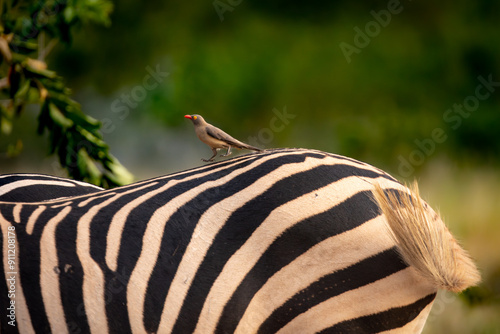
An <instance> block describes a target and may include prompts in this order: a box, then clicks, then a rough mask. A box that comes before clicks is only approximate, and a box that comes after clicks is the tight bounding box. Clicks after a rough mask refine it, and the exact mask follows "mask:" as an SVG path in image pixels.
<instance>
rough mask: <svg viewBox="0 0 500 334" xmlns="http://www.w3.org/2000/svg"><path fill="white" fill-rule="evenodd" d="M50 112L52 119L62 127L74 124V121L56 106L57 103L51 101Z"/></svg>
mask: <svg viewBox="0 0 500 334" xmlns="http://www.w3.org/2000/svg"><path fill="white" fill-rule="evenodd" d="M49 114H50V117H51V118H52V120H53V121H54V122H55V123H56V124H58V125H59V126H60V127H61V128H69V127H71V126H73V121H72V120H70V119H68V118H66V116H64V114H63V113H62V112H61V110H59V108H57V107H56V105H55V104H53V103H51V102H49Z"/></svg>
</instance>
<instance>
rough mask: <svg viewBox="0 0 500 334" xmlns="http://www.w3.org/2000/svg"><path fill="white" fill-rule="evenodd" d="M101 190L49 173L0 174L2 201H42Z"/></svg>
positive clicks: (0, 197)
mask: <svg viewBox="0 0 500 334" xmlns="http://www.w3.org/2000/svg"><path fill="white" fill-rule="evenodd" d="M101 190H103V189H102V188H101V187H98V186H94V185H93V184H89V183H85V182H80V181H75V180H68V179H64V178H60V177H55V176H49V175H42V174H8V175H0V202H41V201H46V200H50V199H56V198H61V197H70V196H76V195H85V194H90V193H95V192H97V191H101Z"/></svg>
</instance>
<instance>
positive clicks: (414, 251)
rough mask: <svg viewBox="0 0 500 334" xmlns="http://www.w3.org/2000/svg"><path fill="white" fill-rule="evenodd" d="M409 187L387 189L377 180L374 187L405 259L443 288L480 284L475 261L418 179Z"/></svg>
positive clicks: (460, 287) (450, 288) (460, 288)
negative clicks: (422, 194)
mask: <svg viewBox="0 0 500 334" xmlns="http://www.w3.org/2000/svg"><path fill="white" fill-rule="evenodd" d="M408 190H409V193H407V192H403V191H398V192H393V191H385V192H384V190H383V189H382V188H381V187H380V185H378V184H376V185H375V189H374V190H373V195H374V197H375V200H376V202H377V204H378V206H379V207H380V209H381V210H382V212H383V214H384V215H385V216H386V219H387V222H388V224H389V227H390V235H391V236H392V238H393V239H394V241H395V243H396V244H397V246H398V248H399V252H400V254H401V257H402V258H403V260H404V261H405V262H406V263H407V264H408V265H410V266H412V267H414V268H415V269H416V270H417V271H418V272H419V273H420V274H421V275H422V276H423V277H425V278H426V279H427V280H429V281H430V282H433V283H434V284H435V285H436V286H437V287H438V288H440V289H446V290H449V291H452V292H460V291H462V290H464V289H466V288H468V287H470V286H473V285H476V284H478V283H479V282H480V280H481V276H480V273H479V271H478V269H477V268H476V266H475V264H474V262H473V261H472V259H471V258H470V256H469V254H468V253H467V252H466V251H465V250H464V249H463V248H462V247H461V246H460V245H459V244H458V242H457V240H455V238H454V237H453V236H452V234H451V233H450V231H449V230H448V228H447V227H446V225H445V224H444V222H443V221H442V219H441V218H440V216H439V215H438V214H437V213H436V212H434V211H433V210H432V209H431V208H430V207H429V206H428V205H427V204H426V203H425V202H424V201H423V200H422V199H421V198H420V195H419V191H418V185H417V182H416V181H415V182H414V183H413V184H412V185H411V186H410V187H409V188H408Z"/></svg>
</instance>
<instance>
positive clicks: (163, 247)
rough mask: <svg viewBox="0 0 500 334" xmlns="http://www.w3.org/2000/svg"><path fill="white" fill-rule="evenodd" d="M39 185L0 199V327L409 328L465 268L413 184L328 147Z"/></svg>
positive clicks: (465, 282) (472, 278) (467, 274)
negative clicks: (99, 183) (129, 176)
mask: <svg viewBox="0 0 500 334" xmlns="http://www.w3.org/2000/svg"><path fill="white" fill-rule="evenodd" d="M23 177H24V178H26V179H27V180H31V181H33V178H35V179H36V177H37V176H34V175H29V176H28V175H25V176H22V175H12V176H10V175H7V176H2V179H3V180H11V183H13V184H15V183H16V182H20V181H22V178H23ZM46 178H47V177H45V176H40V180H42V181H43V180H45V181H49V180H47V179H46ZM31 181H30V182H31ZM52 181H53V182H52V184H51V183H50V182H48V183H45V184H44V183H40V186H37V187H34V188H33V190H32V189H31V188H30V187H29V185H27V184H26V191H33V192H36V194H32V195H33V197H31V195H30V196H26V195H25V194H24V193H23V192H22V191H21V190H22V189H23V188H17V189H16V190H17V191H16V192H15V194H16V196H19V200H16V196H10V197H9V200H8V201H4V202H0V233H1V237H0V243H1V244H0V247H2V250H3V259H2V261H1V263H0V272H1V273H3V276H4V279H2V280H0V296H1V298H0V309H1V310H3V312H10V313H7V316H5V314H2V315H1V316H0V319H1V320H0V322H1V327H0V330H1V331H2V332H9V333H10V332H16V331H17V332H19V333H49V332H52V333H340V332H343V333H344V332H350V333H353V332H356V333H362V332H366V333H375V332H382V331H387V330H393V332H394V333H420V332H421V331H422V328H423V326H424V323H425V320H426V318H427V316H428V314H429V312H430V309H431V307H432V303H433V301H434V299H435V296H436V293H437V291H438V289H447V290H450V291H460V290H463V289H465V288H467V287H469V286H471V285H474V284H476V283H478V281H479V279H480V277H479V273H478V271H477V269H476V267H475V266H474V264H473V262H472V260H471V259H470V258H469V257H468V255H467V253H466V252H465V251H464V250H463V249H462V248H461V247H460V246H459V245H458V244H457V243H456V241H455V239H454V238H453V236H452V235H451V233H450V232H449V231H448V230H447V229H446V227H445V225H444V223H443V222H442V220H441V218H440V217H439V216H438V214H437V213H436V212H435V211H433V210H432V209H431V208H430V206H428V205H427V204H426V203H425V202H423V200H421V199H420V197H419V195H418V191H417V190H416V189H414V190H412V189H409V188H407V187H405V186H403V185H402V184H401V183H400V182H398V181H397V180H396V179H395V178H393V177H392V176H390V175H389V174H387V173H385V172H384V171H382V170H380V169H378V168H375V167H373V166H371V165H369V164H367V163H364V162H360V161H357V160H355V159H352V158H348V157H344V156H340V155H336V154H331V153H325V152H321V151H317V150H310V149H275V150H268V151H264V152H261V153H256V154H249V155H242V156H238V157H235V158H233V159H229V160H225V161H220V162H217V163H213V164H209V165H205V166H201V167H196V168H192V169H188V170H185V171H181V172H177V173H173V174H170V175H166V176H161V177H157V178H153V179H150V180H145V181H140V182H137V183H134V184H131V185H127V186H122V187H118V188H114V189H109V190H100V189H97V188H95V187H93V186H90V185H88V186H85V184H82V183H73V182H74V181H71V180H67V181H65V180H61V179H54V180H52ZM38 182H40V181H38ZM59 182H63V183H64V182H68V184H69V183H72V184H75V185H76V187H74V188H78V186H82V187H83V188H81V189H80V190H82V191H81V192H80V191H79V190H75V193H74V194H73V195H72V196H68V194H67V193H65V194H64V195H63V196H57V195H55V193H57V192H59V191H61V190H62V189H66V188H65V186H64V185H61V184H59ZM28 183H29V182H28ZM9 184H10V183H6V182H3V183H2V186H1V187H0V190H1V189H2V188H3V189H4V190H5V189H9V188H6V187H9ZM17 185H21V183H17ZM52 186H54V187H55V188H53V189H51V187H52ZM85 187H88V188H85ZM11 188H13V187H11ZM72 189H73V188H72ZM87 191H89V192H87ZM45 193H47V194H48V195H46V194H45ZM5 194H7V192H5ZM11 194H12V195H13V194H14V193H11ZM33 198H38V199H39V200H40V201H38V202H36V201H31V200H30V199H33ZM10 245H14V246H15V247H12V246H10ZM11 248H14V254H11V253H12V252H11V253H9V250H11ZM13 282H14V283H13ZM13 289H14V292H12V290H13ZM12 294H15V296H12ZM7 296H9V297H7ZM12 302H14V305H15V311H14V315H13V314H12V310H10V311H9V307H11V306H12V305H13V304H12ZM9 316H10V317H9ZM13 318H14V320H12V319H13ZM12 324H14V325H15V326H13V325H12Z"/></svg>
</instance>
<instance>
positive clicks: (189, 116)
mask: <svg viewBox="0 0 500 334" xmlns="http://www.w3.org/2000/svg"><path fill="white" fill-rule="evenodd" d="M184 117H185V118H189V119H192V118H193V117H191V115H184Z"/></svg>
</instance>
